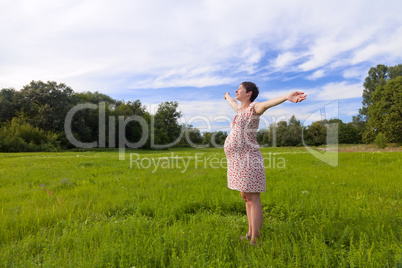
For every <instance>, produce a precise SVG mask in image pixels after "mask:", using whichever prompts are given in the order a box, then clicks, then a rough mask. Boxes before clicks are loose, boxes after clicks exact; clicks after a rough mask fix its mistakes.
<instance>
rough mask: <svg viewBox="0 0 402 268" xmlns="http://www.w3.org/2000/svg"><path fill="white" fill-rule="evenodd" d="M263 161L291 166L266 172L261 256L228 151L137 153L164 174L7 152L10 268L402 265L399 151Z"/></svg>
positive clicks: (1, 263)
mask: <svg viewBox="0 0 402 268" xmlns="http://www.w3.org/2000/svg"><path fill="white" fill-rule="evenodd" d="M262 152H263V154H264V156H266V157H267V156H269V154H270V153H271V154H272V153H275V155H271V160H270V161H273V158H275V159H276V161H277V162H276V164H278V162H280V161H282V164H281V165H280V166H278V165H276V166H275V165H273V162H271V168H269V169H267V192H266V193H263V194H262V195H261V197H262V205H263V210H264V217H265V218H264V224H263V229H262V238H261V241H260V245H259V246H258V247H250V246H249V245H248V244H247V243H246V242H244V241H240V239H239V237H240V236H241V235H244V234H245V232H247V218H246V215H245V206H244V203H243V201H242V199H241V197H240V194H239V193H238V192H236V191H232V190H229V189H227V187H226V170H225V168H212V167H211V166H210V165H211V164H210V163H211V161H214V160H211V159H221V158H224V152H223V150H222V149H203V150H195V149H185V150H183V149H172V150H168V151H157V152H155V151H135V152H134V151H132V152H131V153H136V154H138V155H137V156H140V157H141V159H144V158H146V157H148V158H154V159H161V161H166V162H165V164H164V166H163V167H159V168H157V169H155V172H154V173H153V172H152V170H154V169H153V167H150V168H142V167H141V166H138V165H135V164H134V165H132V168H131V169H130V160H129V159H130V158H129V153H130V152H128V153H127V157H126V160H125V161H119V160H118V159H119V158H118V152H117V151H114V150H110V151H87V152H62V153H15V154H0V161H1V162H0V267H28V266H30V267H32V266H33V267H36V266H45V267H133V266H135V267H176V266H179V267H190V266H192V267H250V266H252V267H268V266H272V267H283V266H295V267H298V266H300V267H312V266H313V267H402V229H401V226H402V191H401V189H402V180H401V178H400V174H401V164H402V163H401V159H402V157H401V156H402V155H401V154H400V153H398V152H393V153H391V152H389V153H340V154H339V166H337V167H335V168H334V167H331V166H328V165H326V164H325V163H323V162H320V161H319V160H318V159H316V158H314V157H313V156H312V155H310V154H308V153H306V152H305V151H304V150H303V149H302V148H297V149H295V148H285V149H284V148H275V149H272V148H271V149H268V148H263V149H262ZM196 153H198V154H200V155H199V156H201V157H202V159H203V161H204V162H196V159H194V157H195V154H196ZM173 155H174V157H176V156H177V159H189V157H193V158H190V162H189V163H190V165H189V167H188V169H187V170H185V171H184V170H183V168H177V166H176V167H174V166H173V165H172V164H171V166H168V163H173V162H169V161H173V160H174V158H172V156H173ZM180 157H182V158H180ZM272 157H273V158H272ZM206 158H209V160H206ZM280 158H281V159H280ZM137 159H138V157H137ZM177 161H180V160H177ZM208 161H209V162H208ZM267 161H268V160H267ZM160 163H163V162H160ZM204 163H207V165H206V167H204V166H203V165H204ZM132 164H133V163H132ZM143 164H145V162H144V163H143ZM266 164H267V166H268V164H269V163H266ZM214 166H215V167H217V166H218V164H216V163H215V164H214Z"/></svg>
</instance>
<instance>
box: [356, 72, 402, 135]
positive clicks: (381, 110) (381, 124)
mask: <svg viewBox="0 0 402 268" xmlns="http://www.w3.org/2000/svg"><path fill="white" fill-rule="evenodd" d="M367 114H368V116H369V120H368V122H367V128H366V130H365V132H364V133H363V138H364V140H365V141H366V142H372V141H373V140H374V139H375V137H376V135H377V134H378V133H383V134H384V136H385V137H386V139H387V141H388V142H396V143H401V142H402V134H401V133H402V76H399V77H397V78H395V79H392V80H389V81H388V82H387V83H386V84H385V85H382V86H379V87H378V88H377V89H376V90H375V91H374V93H373V95H372V105H370V106H369V107H368V112H367Z"/></svg>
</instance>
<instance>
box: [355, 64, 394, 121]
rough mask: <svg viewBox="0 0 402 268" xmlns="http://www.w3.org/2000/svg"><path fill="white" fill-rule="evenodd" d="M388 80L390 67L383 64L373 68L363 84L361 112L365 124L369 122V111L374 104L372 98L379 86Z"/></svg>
mask: <svg viewBox="0 0 402 268" xmlns="http://www.w3.org/2000/svg"><path fill="white" fill-rule="evenodd" d="M387 79H388V67H387V66H385V65H383V64H378V65H377V67H371V68H370V70H369V72H368V76H367V77H366V79H365V82H364V83H363V86H364V90H363V101H362V104H363V107H362V108H361V109H360V110H359V114H360V115H361V116H362V120H363V121H364V122H367V121H368V114H367V110H368V107H369V106H370V105H371V104H372V101H371V96H372V94H373V92H374V91H375V89H376V88H377V87H378V86H382V85H385V83H386V82H387Z"/></svg>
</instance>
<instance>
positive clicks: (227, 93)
mask: <svg viewBox="0 0 402 268" xmlns="http://www.w3.org/2000/svg"><path fill="white" fill-rule="evenodd" d="M228 95H229V92H226V93H225V95H224V96H223V98H224V99H225V100H226V96H228ZM229 96H230V95H229Z"/></svg>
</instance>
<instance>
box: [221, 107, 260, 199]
mask: <svg viewBox="0 0 402 268" xmlns="http://www.w3.org/2000/svg"><path fill="white" fill-rule="evenodd" d="M255 104H256V103H255V102H252V103H251V104H250V105H249V107H248V108H247V109H246V110H245V111H243V112H242V111H241V106H240V105H239V108H238V110H237V115H236V117H235V118H234V119H233V122H232V124H231V125H230V128H231V130H230V134H229V135H228V136H227V138H226V141H225V146H224V149H225V154H226V158H227V176H228V187H229V188H230V189H233V190H238V191H241V192H246V193H260V192H265V188H266V185H265V168H264V159H263V157H262V154H261V152H260V147H259V145H258V143H257V139H256V135H257V130H258V125H259V123H260V115H258V114H257V113H256V112H255V109H254V106H255Z"/></svg>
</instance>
